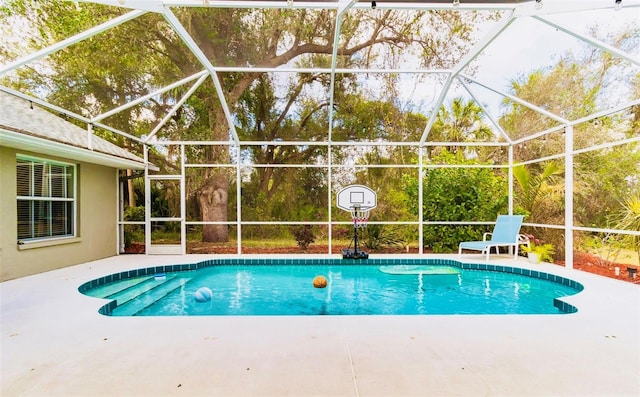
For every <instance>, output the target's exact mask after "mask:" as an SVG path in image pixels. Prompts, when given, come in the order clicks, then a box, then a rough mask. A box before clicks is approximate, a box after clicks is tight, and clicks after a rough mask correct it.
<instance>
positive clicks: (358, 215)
mask: <svg viewBox="0 0 640 397" xmlns="http://www.w3.org/2000/svg"><path fill="white" fill-rule="evenodd" d="M370 212H371V209H370V208H366V209H364V208H362V207H360V206H359V205H355V206H353V207H352V208H351V219H352V220H353V227H355V228H361V227H367V223H368V222H369V213H370Z"/></svg>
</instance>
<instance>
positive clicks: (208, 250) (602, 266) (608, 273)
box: [125, 243, 640, 284]
mask: <svg viewBox="0 0 640 397" xmlns="http://www.w3.org/2000/svg"><path fill="white" fill-rule="evenodd" d="M343 248H346V247H340V246H333V247H332V251H333V253H334V254H340V253H342V249H343ZM327 251H328V247H327V246H326V245H312V246H310V247H309V248H308V249H307V250H303V249H301V248H300V247H271V248H269V247H266V248H263V247H245V248H243V249H242V253H243V254H282V255H286V254H326V253H327ZM365 251H367V252H369V253H370V254H402V253H410V254H417V253H418V249H417V248H410V249H409V251H407V250H406V249H402V248H385V249H382V250H369V249H365ZM187 252H188V253H190V254H235V253H236V247H229V246H220V245H213V244H204V243H189V244H187ZM125 253H127V254H144V244H132V245H131V247H128V248H127V249H126V252H125ZM557 264H558V265H561V266H564V262H562V261H558V262H557ZM616 267H618V268H619V274H618V275H616V270H615V269H616ZM627 267H628V265H626V264H621V263H613V262H609V261H605V260H603V259H601V258H599V257H597V256H595V255H592V254H588V253H584V252H575V253H574V254H573V268H574V269H576V270H581V271H585V272H589V273H594V274H598V275H601V276H604V277H609V278H615V279H618V280H621V281H626V282H631V283H634V284H640V274H636V276H635V278H632V277H630V275H629V272H628V271H627Z"/></svg>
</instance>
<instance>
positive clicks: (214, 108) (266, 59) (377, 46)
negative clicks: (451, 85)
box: [2, 0, 491, 241]
mask: <svg viewBox="0 0 640 397" xmlns="http://www.w3.org/2000/svg"><path fill="white" fill-rule="evenodd" d="M33 3H35V4H37V5H38V9H35V10H34V9H31V8H30V4H31V3H30V2H24V1H22V0H15V1H8V2H6V3H5V6H4V7H3V14H4V16H6V17H11V18H19V19H20V20H21V21H22V22H21V23H26V24H28V26H31V27H32V28H33V31H32V32H31V33H33V36H32V37H31V38H30V41H26V43H29V44H33V45H34V46H35V47H42V46H43V45H47V44H51V43H53V42H56V41H60V40H61V39H63V38H66V37H68V36H70V35H72V34H75V33H77V32H80V31H83V30H85V29H87V28H89V27H91V26H92V25H93V24H95V23H97V22H101V21H104V20H108V19H110V18H113V17H114V16H116V15H119V14H121V13H122V11H121V10H120V9H118V8H113V7H105V6H99V5H94V4H86V3H82V4H81V6H80V7H79V9H78V8H76V6H75V5H74V4H73V3H72V2H33ZM173 12H174V13H175V15H176V16H177V17H178V19H179V20H180V22H181V23H182V25H183V26H184V27H185V28H186V30H187V31H188V33H189V34H190V35H191V36H192V37H193V38H194V40H195V41H196V43H197V45H198V46H199V48H200V49H201V50H202V52H203V53H204V54H205V56H206V57H207V58H208V59H209V61H210V62H211V63H212V64H213V65H215V66H255V67H277V66H281V65H286V64H295V63H296V62H297V63H298V64H302V63H305V64H306V65H309V66H325V67H326V66H328V65H330V55H331V54H332V53H333V51H334V49H333V43H334V34H335V23H336V14H335V10H312V9H298V10H296V9H294V10H291V9H266V10H265V9H246V8H238V9H221V8H207V9H196V8H175V9H173ZM489 17H491V16H489ZM484 19H486V15H483V14H478V13H470V12H455V13H454V12H444V11H429V12H423V11H403V10H395V11H391V10H387V11H382V12H376V13H371V12H368V11H353V12H349V13H346V14H345V18H344V21H343V24H342V29H341V38H340V40H339V48H338V49H337V54H338V58H339V59H338V65H339V66H341V67H343V66H344V67H349V66H357V65H360V66H362V65H374V66H387V67H389V66H391V67H393V66H394V65H397V64H398V62H400V61H401V58H402V56H403V55H399V54H404V55H408V54H413V56H416V57H417V59H418V60H419V61H420V64H421V66H423V67H450V66H451V65H452V64H453V62H454V60H455V59H457V58H458V57H459V55H460V54H461V53H463V52H464V49H465V48H467V47H468V46H469V45H470V42H471V38H472V33H473V32H474V23H475V22H478V21H480V20H484ZM36 27H37V28H36ZM23 44H24V43H23ZM410 49H412V50H413V51H411V50H410ZM17 52H19V51H11V50H10V49H5V50H4V51H3V52H2V54H3V56H4V57H8V58H11V56H13V55H15V54H16V53H17ZM44 65H45V67H42V68H38V67H30V68H23V69H21V70H20V71H19V74H20V77H19V78H15V79H13V81H12V82H10V83H14V84H15V85H19V86H20V88H21V89H24V90H27V91H31V92H39V93H43V92H44V93H45V96H47V97H48V99H50V100H52V101H53V102H54V103H56V104H59V105H61V106H67V107H69V108H71V109H73V110H76V111H78V112H79V113H82V114H86V115H96V114H100V113H101V112H104V111H106V110H109V109H112V108H113V107H114V106H117V105H120V104H122V103H123V102H126V101H128V100H130V99H134V98H137V97H139V96H140V95H144V94H146V93H148V92H150V91H152V90H154V89H157V88H158V87H161V86H165V85H166V84H168V83H169V82H171V81H175V80H177V79H179V78H182V77H184V76H189V75H191V74H193V73H196V72H198V71H199V70H202V68H203V67H202V65H201V64H200V63H199V62H198V61H197V60H196V59H195V57H194V56H193V55H192V54H191V53H190V51H189V50H188V48H187V47H186V46H185V45H184V43H182V41H181V40H180V38H179V37H178V35H176V34H175V32H174V31H173V30H172V29H171V28H170V27H169V25H168V24H167V23H166V22H165V21H164V19H163V18H162V16H161V15H160V14H154V13H148V14H146V15H144V16H142V17H138V18H136V19H134V20H132V21H130V22H127V23H125V24H122V25H120V26H118V27H116V28H114V29H110V30H109V31H106V32H104V33H102V34H100V35H98V36H95V37H92V38H90V39H87V40H84V41H82V42H80V43H78V44H75V45H73V46H72V47H69V48H68V49H66V50H64V51H59V52H57V53H54V54H52V55H51V56H49V57H48V58H47V59H46V62H45V63H44ZM263 76H264V73H262V72H242V73H241V72H233V73H231V72H229V73H219V74H218V77H219V78H220V80H221V82H222V85H223V90H224V95H225V97H224V101H226V103H227V104H228V105H229V108H230V109H232V111H238V112H240V111H241V109H239V108H237V107H236V105H237V104H238V103H239V101H240V99H241V98H242V96H243V95H244V94H245V93H246V92H247V91H248V90H251V89H253V88H254V87H255V86H256V83H257V82H259V81H260V79H261V78H262V77H263ZM300 78H301V79H303V78H304V77H302V76H300ZM185 91H186V88H182V87H181V88H177V89H175V90H173V91H171V92H168V93H167V94H165V95H164V97H163V98H161V99H157V98H156V99H154V100H152V101H148V103H146V104H144V106H141V107H138V108H133V109H132V110H130V112H133V113H134V114H128V115H127V114H123V115H122V116H118V117H122V118H123V120H122V125H118V126H117V127H118V128H121V129H123V130H124V131H126V132H128V133H133V134H136V135H141V134H143V133H144V128H143V127H144V126H146V127H147V131H148V130H149V127H150V125H151V123H149V120H148V117H147V116H148V114H147V113H145V111H147V110H150V111H151V112H152V113H154V114H155V115H156V117H160V116H161V115H162V114H163V113H164V112H166V111H167V109H169V108H170V106H171V105H172V104H173V103H175V101H176V99H177V98H180V96H181V95H182V94H183V93H184V92H185ZM221 99H222V98H218V97H217V95H216V91H215V90H214V86H213V84H212V82H211V80H209V81H208V82H207V83H206V84H205V85H204V86H202V87H201V88H200V89H198V91H197V92H196V93H195V94H194V96H193V98H192V99H191V100H190V101H189V103H188V104H187V106H188V109H187V110H186V111H184V112H182V113H181V114H177V115H176V117H175V119H174V120H172V121H171V123H170V125H169V126H168V127H167V128H166V129H165V131H164V134H165V135H164V136H163V135H159V137H160V138H169V139H171V138H175V135H172V134H179V137H180V138H181V139H184V140H189V139H202V140H210V141H227V140H229V129H230V126H229V124H228V121H227V118H226V115H225V113H224V111H223V107H222V106H221V104H220V100H221ZM135 112H137V113H135ZM107 121H112V120H107ZM132 124H134V125H132ZM188 155H191V156H194V157H198V159H199V161H202V162H205V163H208V164H225V163H228V162H229V161H230V159H229V157H230V155H229V149H228V147H226V146H214V145H204V146H203V147H201V148H193V149H190V151H189V153H188ZM229 180H230V175H229V174H228V172H226V171H225V168H217V167H211V168H207V169H206V172H203V173H201V174H199V176H198V177H197V178H192V181H193V183H195V184H196V185H197V186H195V187H194V191H195V192H196V195H197V196H198V202H199V204H200V207H201V215H202V220H203V221H205V222H207V221H226V219H227V204H228V202H227V197H228V189H229V183H230V182H229ZM203 239H204V240H205V241H225V240H226V239H227V227H226V226H225V225H206V226H205V227H204V233H203Z"/></svg>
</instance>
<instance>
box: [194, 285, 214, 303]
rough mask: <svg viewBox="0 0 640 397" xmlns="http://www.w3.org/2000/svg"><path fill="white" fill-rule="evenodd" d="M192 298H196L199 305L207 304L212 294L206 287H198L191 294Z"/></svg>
mask: <svg viewBox="0 0 640 397" xmlns="http://www.w3.org/2000/svg"><path fill="white" fill-rule="evenodd" d="M193 297H194V298H196V302H199V303H203V302H209V301H210V300H211V298H213V292H211V290H210V289H209V288H207V287H200V288H198V290H197V291H196V292H195V294H193Z"/></svg>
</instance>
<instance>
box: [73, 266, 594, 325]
mask: <svg viewBox="0 0 640 397" xmlns="http://www.w3.org/2000/svg"><path fill="white" fill-rule="evenodd" d="M300 261H304V264H305V265H312V266H313V265H317V266H322V265H324V266H327V265H337V264H345V261H344V259H339V258H314V259H300V258H297V259H265V258H220V259H208V260H204V261H201V262H197V263H186V264H176V265H163V266H153V267H147V268H141V269H135V270H126V271H123V272H119V273H114V274H110V275H107V276H103V277H99V278H96V279H94V280H91V281H87V282H85V283H83V284H82V285H80V286H79V287H78V291H79V292H80V293H82V294H85V292H87V291H88V290H91V289H93V288H97V287H100V286H102V285H105V284H109V283H111V282H114V281H120V280H124V279H127V278H134V277H143V276H154V275H156V274H160V273H172V272H184V271H194V270H198V269H203V268H206V267H212V266H237V265H247V266H250V265H253V266H256V265H258V266H260V265H262V266H268V265H294V264H297V263H300ZM350 263H352V264H354V265H370V266H381V265H385V266H393V265H425V264H426V265H436V266H437V265H440V266H453V267H458V268H461V269H463V270H482V271H489V272H501V273H512V274H517V275H522V276H527V277H532V278H539V279H542V280H547V281H550V282H553V283H557V284H562V285H564V286H568V287H570V288H573V289H575V290H576V292H580V291H582V290H583V289H584V286H583V285H582V284H581V283H579V282H577V281H574V280H571V279H569V278H566V277H562V276H557V275H555V274H551V273H545V272H541V271H538V270H531V269H525V268H521V267H515V266H503V265H492V264H489V263H463V262H459V261H457V260H454V259H443V258H423V259H418V258H397V259H376V258H373V259H367V260H365V261H352V262H350ZM553 305H554V306H555V307H556V308H558V310H560V311H562V312H565V313H576V312H577V311H578V308H577V307H575V306H573V305H571V304H569V303H567V302H565V301H563V300H562V299H560V298H556V299H554V301H553ZM116 306H117V302H116V301H115V300H114V301H110V302H109V303H107V304H106V305H104V306H102V307H101V308H100V309H99V310H98V311H99V313H100V314H103V315H107V316H108V315H111V312H112V311H113V309H115V307H116Z"/></svg>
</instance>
